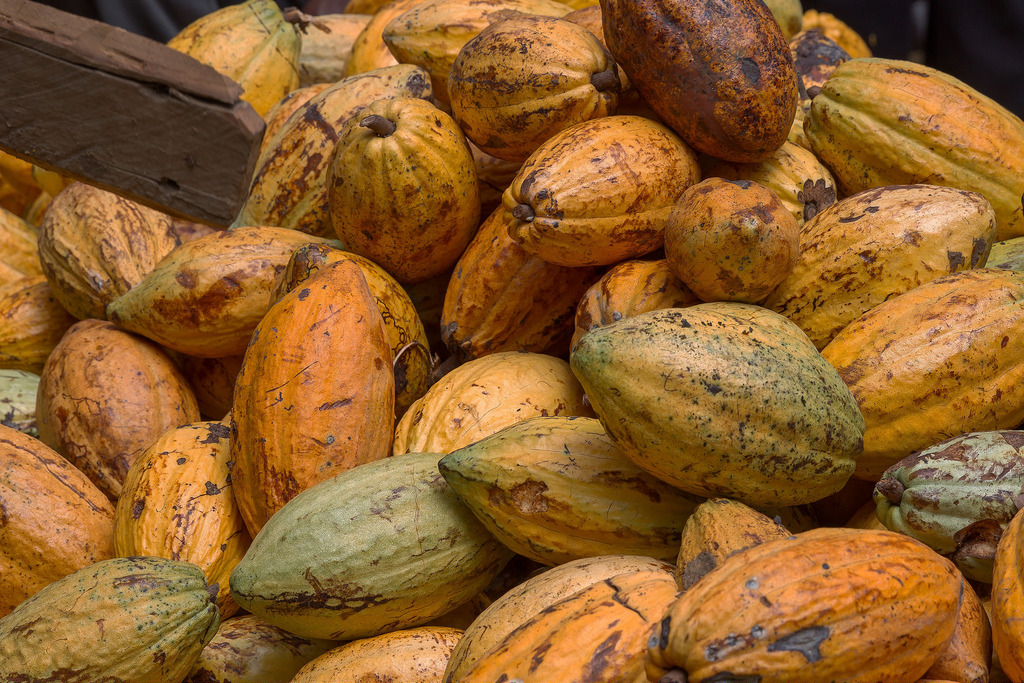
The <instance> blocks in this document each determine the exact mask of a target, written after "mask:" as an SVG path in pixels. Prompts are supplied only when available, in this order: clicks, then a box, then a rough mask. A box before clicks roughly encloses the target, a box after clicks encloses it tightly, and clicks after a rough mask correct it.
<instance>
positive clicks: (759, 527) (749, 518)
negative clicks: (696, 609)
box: [675, 498, 791, 591]
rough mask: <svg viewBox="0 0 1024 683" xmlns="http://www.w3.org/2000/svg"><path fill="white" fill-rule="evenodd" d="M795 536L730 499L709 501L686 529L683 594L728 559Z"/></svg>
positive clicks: (680, 566)
mask: <svg viewBox="0 0 1024 683" xmlns="http://www.w3.org/2000/svg"><path fill="white" fill-rule="evenodd" d="M790 535H791V534H790V533H789V530H787V529H786V527H785V526H783V525H782V523H781V522H779V521H776V520H773V519H771V518H769V517H768V516H767V515H765V514H763V513H760V512H758V511H757V510H755V509H753V508H751V507H748V506H746V505H744V504H743V503H741V502H739V501H736V500H730V499H728V498H709V499H708V500H707V501H706V502H704V503H701V504H700V505H698V506H697V509H696V510H694V511H693V514H692V515H690V517H689V519H687V520H686V524H685V525H683V534H682V539H681V540H680V546H679V553H678V556H677V557H676V569H675V577H676V583H677V584H678V585H679V590H683V591H685V590H689V589H691V588H693V586H694V584H696V583H697V582H698V581H700V579H701V578H702V577H704V576H705V575H706V574H707V573H708V572H710V571H712V570H714V569H715V568H716V567H718V566H719V565H721V564H722V562H724V561H725V559H726V558H727V557H729V556H730V555H735V554H736V553H738V552H740V551H742V550H746V549H747V548H751V547H753V546H755V545H759V544H761V543H764V542H766V541H772V540H775V539H778V538H787V537H789V536H790Z"/></svg>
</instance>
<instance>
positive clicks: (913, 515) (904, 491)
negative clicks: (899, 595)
mask: <svg viewBox="0 0 1024 683" xmlns="http://www.w3.org/2000/svg"><path fill="white" fill-rule="evenodd" d="M1022 491H1024V431H1012V430H1007V431H993V432H975V433H973V434H964V435H961V436H956V437H953V438H952V439H947V440H946V441H943V442H942V443H939V444H936V445H935V446H931V447H930V448H926V449H924V450H923V451H920V452H919V453H914V454H913V455H909V456H907V457H906V458H904V459H902V460H900V461H899V462H897V463H896V464H894V465H893V466H892V467H890V468H889V469H887V470H886V471H885V473H884V474H883V475H882V478H881V479H880V480H879V481H878V483H877V484H876V485H875V491H874V500H875V503H876V504H877V515H878V518H879V519H880V520H881V521H882V523H883V524H884V525H885V526H886V527H887V528H888V529H891V530H892V531H898V532H900V533H902V534H906V535H908V536H912V537H913V538H916V539H917V540H919V541H921V542H922V543H925V544H927V545H928V546H929V547H931V548H933V549H934V550H935V551H936V552H939V553H942V554H944V555H950V554H953V558H952V559H953V563H954V564H956V565H957V566H958V567H959V569H960V571H962V572H964V574H965V575H966V576H967V577H968V578H970V579H974V580H976V581H983V582H985V583H991V581H992V571H991V570H992V562H991V560H992V554H994V551H995V547H994V544H993V545H992V547H991V551H992V552H991V553H986V555H987V557H985V558H974V559H975V561H972V562H970V563H963V564H961V563H960V562H959V561H958V555H959V554H960V553H958V552H957V551H958V550H959V546H960V543H959V542H958V537H959V535H960V531H961V530H963V529H965V528H966V527H968V526H970V525H972V524H975V523H976V522H982V521H983V520H990V521H991V522H993V523H994V524H995V525H996V527H997V528H998V529H999V530H1000V531H1001V530H1002V529H1004V528H1005V527H1006V525H1007V524H1008V523H1009V522H1010V520H1011V519H1013V516H1014V515H1015V514H1016V513H1017V510H1018V509H1019V507H1020V506H1021V505H1024V496H1022ZM978 559H982V560H988V562H987V571H982V572H980V573H978V572H974V571H972V569H973V568H974V567H975V564H976V560H978Z"/></svg>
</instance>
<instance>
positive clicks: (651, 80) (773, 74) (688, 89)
mask: <svg viewBox="0 0 1024 683" xmlns="http://www.w3.org/2000/svg"><path fill="white" fill-rule="evenodd" d="M601 9H602V13H603V15H604V35H605V41H606V43H607V45H608V49H609V50H610V51H611V53H612V56H613V57H615V61H616V62H617V63H618V64H619V65H621V66H622V70H623V71H625V72H626V75H627V76H629V80H630V82H631V83H633V85H634V86H635V87H636V89H637V91H638V92H639V93H640V94H641V95H642V96H643V98H644V100H645V101H646V102H647V103H648V104H650V105H651V108H652V109H654V111H655V112H657V114H658V116H660V117H661V118H662V120H664V121H665V123H666V124H667V125H668V126H669V127H671V128H672V129H673V130H675V131H676V132H677V133H678V134H679V136H680V137H682V138H683V139H684V140H686V142H687V143H689V144H690V145H692V146H693V147H694V148H696V149H697V150H699V151H701V152H704V153H706V154H710V155H711V156H713V157H716V158H718V159H724V160H726V161H740V162H753V161H760V160H761V159H764V158H765V157H766V156H768V155H769V154H771V153H772V152H774V151H775V150H776V149H778V148H779V147H780V146H781V145H782V143H783V142H785V140H786V137H787V136H788V135H789V129H790V126H791V124H792V123H793V117H794V116H795V112H796V105H797V100H798V97H799V96H798V86H797V80H798V78H797V73H796V69H795V68H794V66H793V57H792V56H791V55H790V52H789V45H788V44H787V42H786V38H785V37H784V36H783V34H782V29H781V28H780V27H779V25H778V23H777V22H776V21H775V18H774V17H773V16H772V13H771V10H769V9H768V7H767V6H765V4H764V3H762V2H759V1H758V0H715V1H714V2H703V1H700V2H699V1H697V0H680V1H679V2H672V3H668V2H662V1H661V0H602V2H601ZM737 55H742V58H740V59H737V58H736V56H737Z"/></svg>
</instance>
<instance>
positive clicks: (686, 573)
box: [682, 550, 717, 590]
mask: <svg viewBox="0 0 1024 683" xmlns="http://www.w3.org/2000/svg"><path fill="white" fill-rule="evenodd" d="M716 566H717V563H716V562H715V558H714V556H713V555H712V554H711V553H709V552H708V551H706V550H702V551H701V552H700V554H698V555H697V557H695V558H693V559H692V560H690V561H689V562H687V563H686V567H684V568H683V576H682V584H683V590H689V589H690V588H692V587H693V586H694V584H696V583H697V582H698V581H700V580H701V579H702V578H704V575H705V574H707V573H708V572H710V571H711V570H712V569H714V568H715V567H716Z"/></svg>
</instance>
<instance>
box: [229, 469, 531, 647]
mask: <svg viewBox="0 0 1024 683" xmlns="http://www.w3.org/2000/svg"><path fill="white" fill-rule="evenodd" d="M440 458H441V456H440V455H438V454H436V453H410V454H406V455H396V456H394V457H391V458H385V459H384V460H378V461H376V462H372V463H366V464H363V465H358V466H356V467H354V468H352V469H350V470H347V471H345V472H342V473H341V474H339V475H338V476H336V477H334V478H333V479H328V480H327V481H324V482H321V483H319V484H317V485H315V486H312V487H310V488H308V489H306V490H305V491H303V492H302V493H300V494H299V495H297V496H295V497H294V498H292V499H291V500H290V501H288V502H287V503H286V504H285V505H284V507H282V508H281V509H280V510H278V511H277V513H276V514H274V516H273V517H271V518H270V520H269V521H268V522H267V523H266V525H265V526H264V527H263V528H262V530H260V532H259V534H257V535H256V538H255V539H253V542H252V545H251V546H250V547H249V551H248V552H247V553H246V555H245V557H243V558H242V561H241V562H240V563H239V564H238V565H237V566H236V567H235V570H234V571H233V572H232V574H231V593H232V595H233V596H234V598H235V601H236V602H238V604H239V605H241V606H242V607H243V608H244V609H246V610H248V611H249V612H252V613H253V614H255V615H257V616H259V617H260V618H262V619H264V620H265V621H267V622H269V623H271V624H273V625H275V626H278V627H280V628H283V629H285V630H287V631H290V632H292V633H296V634H298V635H301V636H305V637H307V638H325V639H329V640H351V639H354V638H366V637H370V636H373V635H377V634H380V633H386V632H388V631H394V630H397V629H402V628H409V627H412V626H418V625H420V624H425V623H426V622H428V621H430V620H431V619H434V618H435V617H438V616H441V615H442V614H446V613H447V612H450V611H451V610H453V609H455V608H456V607H458V606H460V605H462V604H463V603H465V602H467V601H469V600H470V599H471V598H473V596H475V595H476V594H477V593H479V592H480V591H482V590H483V589H484V588H486V587H487V585H488V584H489V583H490V581H491V579H493V578H494V577H495V576H496V575H497V574H498V572H499V571H501V569H502V567H504V566H505V563H506V562H508V560H509V559H511V557H512V552H511V551H510V550H507V549H506V548H505V547H504V546H502V545H501V544H500V543H499V542H498V541H497V540H496V539H495V538H494V537H493V536H491V534H490V532H488V531H487V529H486V528H485V527H484V526H483V525H482V524H481V523H480V522H479V521H477V519H476V517H474V516H473V513H472V512H470V511H469V508H467V507H466V506H465V505H463V504H462V503H461V502H460V501H459V499H458V498H457V497H456V496H455V493H454V492H453V491H452V490H451V488H450V487H449V486H448V484H447V483H445V480H444V478H443V477H442V476H441V473H440V472H438V469H437V461H438V460H439V459H440Z"/></svg>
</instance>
